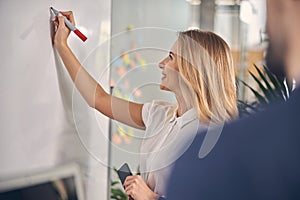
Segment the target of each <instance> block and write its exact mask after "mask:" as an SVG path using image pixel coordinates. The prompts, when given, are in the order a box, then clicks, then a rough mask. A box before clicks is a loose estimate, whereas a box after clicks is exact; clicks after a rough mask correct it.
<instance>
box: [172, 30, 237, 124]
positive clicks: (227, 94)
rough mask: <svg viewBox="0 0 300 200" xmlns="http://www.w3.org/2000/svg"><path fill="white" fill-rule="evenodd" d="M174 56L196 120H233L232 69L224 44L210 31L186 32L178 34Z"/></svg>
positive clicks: (235, 101)
mask: <svg viewBox="0 0 300 200" xmlns="http://www.w3.org/2000/svg"><path fill="white" fill-rule="evenodd" d="M176 54H177V59H178V68H179V73H180V74H181V76H182V78H183V81H184V82H185V84H186V85H187V87H188V88H189V93H190V94H192V96H191V95H189V97H191V98H192V104H193V107H195V108H196V110H197V113H198V117H199V119H200V120H201V121H203V122H204V123H210V122H215V123H220V122H224V121H229V120H231V119H233V118H235V117H236V116H237V114H238V109H237V97H236V83H235V70H234V65H233V60H232V55H231V52H230V48H229V46H228V45H227V43H226V42H225V41H224V40H223V39H222V38H221V37H220V36H218V35H216V34H215V33H213V32H209V31H200V30H188V31H185V32H180V33H179V36H178V45H177V52H176ZM184 96H188V95H184ZM186 101H191V99H189V100H186Z"/></svg>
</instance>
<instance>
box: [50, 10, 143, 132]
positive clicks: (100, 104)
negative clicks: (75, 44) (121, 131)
mask: <svg viewBox="0 0 300 200" xmlns="http://www.w3.org/2000/svg"><path fill="white" fill-rule="evenodd" d="M61 13H62V15H64V16H65V17H67V19H68V20H69V21H70V22H71V23H72V24H73V25H74V26H75V21H74V17H73V14H72V12H61ZM57 19H58V20H57V21H55V24H56V26H57V30H56V33H55V37H54V45H55V47H56V49H57V51H58V53H59V55H60V57H61V59H62V61H63V63H64V65H65V67H66V68H67V70H68V72H69V74H70V76H71V78H72V80H73V82H74V84H75V86H76V87H77V89H78V90H79V92H80V93H81V95H82V96H83V98H84V99H85V100H86V102H87V103H88V105H89V106H91V107H93V108H95V109H97V110H98V111H100V112H101V113H102V114H104V115H106V116H107V117H109V118H111V119H115V120H117V121H119V122H122V123H124V124H127V125H129V126H132V127H135V128H139V129H144V128H145V125H144V122H143V120H142V107H143V104H137V103H134V102H130V101H126V100H123V99H120V98H117V97H114V96H112V95H110V94H108V93H107V92H105V90H104V89H103V88H102V87H101V85H99V84H98V83H97V82H96V81H95V80H94V78H93V77H92V76H91V75H90V74H89V73H88V72H87V71H86V70H85V69H84V67H83V66H82V65H81V64H80V62H79V61H78V59H77V58H76V56H75V55H74V54H73V52H72V51H71V49H70V48H69V46H68V44H67V38H68V36H69V34H70V31H69V29H68V28H67V27H66V26H65V23H64V19H63V16H58V17H57Z"/></svg>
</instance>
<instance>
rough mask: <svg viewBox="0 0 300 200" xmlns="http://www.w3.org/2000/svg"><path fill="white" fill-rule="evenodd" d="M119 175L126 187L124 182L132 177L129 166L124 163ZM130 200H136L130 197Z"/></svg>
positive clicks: (118, 171)
mask: <svg viewBox="0 0 300 200" xmlns="http://www.w3.org/2000/svg"><path fill="white" fill-rule="evenodd" d="M117 173H118V176H119V178H120V180H121V183H122V185H123V187H124V182H125V179H126V177H127V176H132V173H131V171H130V168H129V166H128V164H127V163H124V164H123V165H122V166H121V167H120V169H118V170H117ZM124 189H125V187H124ZM129 200H134V199H133V198H131V197H130V198H129Z"/></svg>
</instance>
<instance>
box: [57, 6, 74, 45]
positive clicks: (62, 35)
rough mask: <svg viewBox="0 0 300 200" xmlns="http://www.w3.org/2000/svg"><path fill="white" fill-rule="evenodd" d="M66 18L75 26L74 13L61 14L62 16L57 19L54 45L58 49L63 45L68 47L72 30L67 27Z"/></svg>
mask: <svg viewBox="0 0 300 200" xmlns="http://www.w3.org/2000/svg"><path fill="white" fill-rule="evenodd" d="M64 16H65V17H66V18H67V19H68V20H69V21H70V22H71V23H72V25H74V26H75V20H74V16H73V13H72V11H68V12H60V14H59V15H58V16H57V17H56V18H55V21H54V24H55V29H56V32H55V36H54V45H55V47H56V48H59V47H60V46H62V45H67V39H68V36H69V35H70V30H69V28H68V27H66V25H65V22H64Z"/></svg>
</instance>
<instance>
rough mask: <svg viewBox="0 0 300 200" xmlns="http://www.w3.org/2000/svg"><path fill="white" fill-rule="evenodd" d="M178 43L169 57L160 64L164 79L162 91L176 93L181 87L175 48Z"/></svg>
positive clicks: (174, 46) (162, 79)
mask: <svg viewBox="0 0 300 200" xmlns="http://www.w3.org/2000/svg"><path fill="white" fill-rule="evenodd" d="M176 46H177V42H175V44H174V45H173V47H172V48H171V50H170V52H169V55H168V56H167V57H166V58H164V59H163V60H162V61H161V62H160V63H159V68H160V69H161V70H162V78H161V84H160V89H162V90H166V91H173V92H174V91H175V90H176V89H178V86H179V76H180V74H179V69H178V63H177V55H176V53H175V52H176V51H175V48H176Z"/></svg>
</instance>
